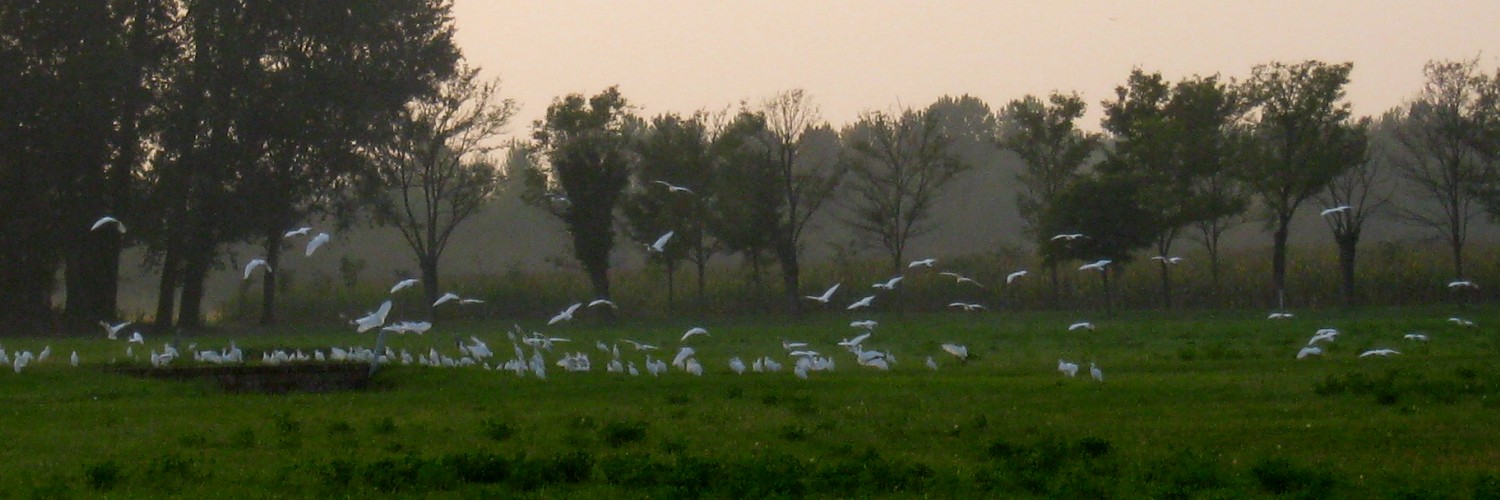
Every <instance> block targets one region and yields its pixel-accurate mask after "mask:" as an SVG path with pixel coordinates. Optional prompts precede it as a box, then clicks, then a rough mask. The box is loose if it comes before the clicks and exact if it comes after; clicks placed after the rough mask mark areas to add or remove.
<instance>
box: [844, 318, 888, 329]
mask: <svg viewBox="0 0 1500 500" xmlns="http://www.w3.org/2000/svg"><path fill="white" fill-rule="evenodd" d="M877 326H880V323H878V322H876V321H875V320H873V319H866V320H860V321H851V322H849V327H850V328H863V329H865V330H874V329H875V327H877Z"/></svg>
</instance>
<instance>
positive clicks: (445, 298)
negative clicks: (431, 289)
mask: <svg viewBox="0 0 1500 500" xmlns="http://www.w3.org/2000/svg"><path fill="white" fill-rule="evenodd" d="M453 300H459V297H458V294H456V293H453V292H446V293H444V294H443V296H442V297H438V299H437V302H433V303H432V307H437V306H440V305H443V304H445V303H447V302H449V301H453Z"/></svg>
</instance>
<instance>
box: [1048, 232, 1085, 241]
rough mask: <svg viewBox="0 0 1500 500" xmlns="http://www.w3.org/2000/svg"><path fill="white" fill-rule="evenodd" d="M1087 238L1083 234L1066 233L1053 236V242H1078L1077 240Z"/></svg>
mask: <svg viewBox="0 0 1500 500" xmlns="http://www.w3.org/2000/svg"><path fill="white" fill-rule="evenodd" d="M1087 237H1088V236H1084V234H1083V233H1064V234H1059V235H1056V236H1053V237H1052V241H1057V240H1065V241H1073V240H1076V239H1079V238H1087Z"/></svg>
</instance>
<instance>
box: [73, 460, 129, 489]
mask: <svg viewBox="0 0 1500 500" xmlns="http://www.w3.org/2000/svg"><path fill="white" fill-rule="evenodd" d="M124 478H125V468H124V467H121V466H120V463H119V462H116V461H114V460H105V461H103V462H95V463H92V464H89V465H88V466H85V467H84V468H83V479H84V481H85V482H87V483H88V485H89V488H93V489H94V490H97V491H109V490H111V489H113V488H114V487H115V485H118V484H120V481H121V480H123V479H124Z"/></svg>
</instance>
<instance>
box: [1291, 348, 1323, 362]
mask: <svg viewBox="0 0 1500 500" xmlns="http://www.w3.org/2000/svg"><path fill="white" fill-rule="evenodd" d="M1322 355H1323V348H1322V347H1318V346H1315V345H1310V346H1307V347H1303V348H1302V350H1300V351H1297V359H1304V358H1307V357H1308V356H1322Z"/></svg>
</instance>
